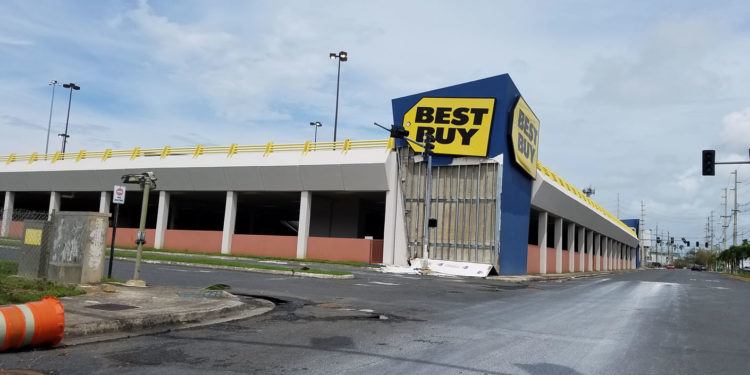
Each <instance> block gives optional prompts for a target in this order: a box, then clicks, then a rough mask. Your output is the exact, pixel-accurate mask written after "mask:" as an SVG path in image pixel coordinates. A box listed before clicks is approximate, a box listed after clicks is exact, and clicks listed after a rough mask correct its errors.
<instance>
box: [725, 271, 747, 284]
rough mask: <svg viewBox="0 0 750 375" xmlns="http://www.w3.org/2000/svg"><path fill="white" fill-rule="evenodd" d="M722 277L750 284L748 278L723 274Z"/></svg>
mask: <svg viewBox="0 0 750 375" xmlns="http://www.w3.org/2000/svg"><path fill="white" fill-rule="evenodd" d="M721 275H722V276H724V277H728V278H730V279H734V280H739V281H744V282H746V283H750V278H747V277H742V276H737V275H727V274H725V273H722V274H721Z"/></svg>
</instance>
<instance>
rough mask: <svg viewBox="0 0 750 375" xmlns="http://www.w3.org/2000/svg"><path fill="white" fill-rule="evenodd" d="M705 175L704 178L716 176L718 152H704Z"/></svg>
mask: <svg viewBox="0 0 750 375" xmlns="http://www.w3.org/2000/svg"><path fill="white" fill-rule="evenodd" d="M703 175H704V176H715V175H716V151H715V150H703Z"/></svg>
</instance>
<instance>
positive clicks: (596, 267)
mask: <svg viewBox="0 0 750 375" xmlns="http://www.w3.org/2000/svg"><path fill="white" fill-rule="evenodd" d="M601 250H602V239H601V236H600V235H599V233H594V255H597V256H598V255H599V252H601ZM597 256H595V257H593V259H594V266H593V267H594V271H599V270H600V269H599V260H598V259H601V258H602V257H601V256H598V257H597Z"/></svg>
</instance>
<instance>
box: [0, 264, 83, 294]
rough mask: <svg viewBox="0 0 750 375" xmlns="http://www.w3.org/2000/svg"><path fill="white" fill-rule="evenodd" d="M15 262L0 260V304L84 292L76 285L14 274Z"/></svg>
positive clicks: (15, 269)
mask: <svg viewBox="0 0 750 375" xmlns="http://www.w3.org/2000/svg"><path fill="white" fill-rule="evenodd" d="M17 272H18V265H17V264H16V263H15V262H10V261H5V260H0V305H7V304H14V303H26V302H31V301H38V300H40V299H42V297H44V296H55V297H65V296H77V295H79V294H83V293H85V292H84V291H83V290H81V289H78V287H76V286H70V285H60V284H55V283H53V282H50V281H44V280H32V279H25V278H22V277H18V276H16V273H17Z"/></svg>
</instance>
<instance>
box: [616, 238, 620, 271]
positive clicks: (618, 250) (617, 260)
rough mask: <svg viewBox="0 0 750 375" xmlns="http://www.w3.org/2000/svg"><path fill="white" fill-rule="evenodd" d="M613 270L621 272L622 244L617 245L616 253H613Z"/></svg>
mask: <svg viewBox="0 0 750 375" xmlns="http://www.w3.org/2000/svg"><path fill="white" fill-rule="evenodd" d="M615 256H616V258H615V262H616V263H615V269H617V270H621V269H622V244H621V243H619V242H618V243H617V252H616V253H615Z"/></svg>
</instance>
